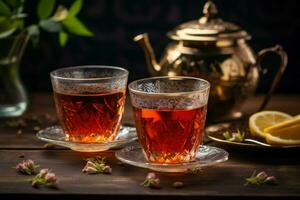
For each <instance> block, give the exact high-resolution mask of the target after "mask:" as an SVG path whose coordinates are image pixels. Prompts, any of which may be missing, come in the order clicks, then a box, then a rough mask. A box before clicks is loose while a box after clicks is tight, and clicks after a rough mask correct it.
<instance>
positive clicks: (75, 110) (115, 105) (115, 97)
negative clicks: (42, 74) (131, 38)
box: [50, 66, 128, 143]
mask: <svg viewBox="0 0 300 200" xmlns="http://www.w3.org/2000/svg"><path fill="white" fill-rule="evenodd" d="M50 76H51V82H52V87H53V92H54V99H55V105H56V111H57V115H58V119H59V122H60V124H61V126H62V129H63V131H64V133H65V136H66V139H67V140H69V141H72V142H82V143H99V142H100V143H101V142H108V141H113V140H114V139H115V138H116V135H117V133H118V131H119V128H120V122H121V118H122V115H123V111H124V104H125V97H126V95H125V92H126V85H127V78H128V71H127V70H126V69H123V68H120V67H112V66H78V67H66V68H61V69H58V70H55V71H53V72H51V73H50Z"/></svg>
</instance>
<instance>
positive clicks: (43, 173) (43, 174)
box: [39, 169, 50, 177]
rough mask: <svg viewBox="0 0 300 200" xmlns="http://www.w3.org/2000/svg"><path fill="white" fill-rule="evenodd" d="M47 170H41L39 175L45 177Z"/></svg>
mask: <svg viewBox="0 0 300 200" xmlns="http://www.w3.org/2000/svg"><path fill="white" fill-rule="evenodd" d="M49 171H50V170H49V169H41V170H40V173H39V175H40V176H41V177H45V176H46V175H47V174H48V173H49Z"/></svg>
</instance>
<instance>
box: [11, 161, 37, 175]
mask: <svg viewBox="0 0 300 200" xmlns="http://www.w3.org/2000/svg"><path fill="white" fill-rule="evenodd" d="M38 167H39V165H37V164H35V163H34V161H33V160H30V159H29V160H23V161H22V162H21V163H18V164H17V165H16V167H15V168H16V169H17V171H18V172H19V173H21V174H26V175H34V174H36V169H37V168H38Z"/></svg>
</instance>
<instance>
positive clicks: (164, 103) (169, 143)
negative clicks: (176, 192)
mask: <svg viewBox="0 0 300 200" xmlns="http://www.w3.org/2000/svg"><path fill="white" fill-rule="evenodd" d="M209 88H210V84H209V82H208V81H206V80H203V79H199V78H193V77H181V76H174V77H167V76H164V77H153V78H146V79H141V80H136V81H134V82H132V83H130V84H129V92H130V99H131V103H132V106H133V111H134V118H135V125H136V128H137V133H138V138H139V142H140V144H141V146H142V149H143V152H144V154H145V157H146V159H147V160H148V161H150V162H154V163H169V164H175V163H184V162H190V161H193V160H194V159H195V156H196V153H197V150H198V148H199V145H200V144H201V143H202V138H203V133H204V125H205V119H206V110H207V106H206V105H207V101H208V96H209Z"/></svg>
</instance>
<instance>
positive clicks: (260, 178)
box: [245, 171, 278, 186]
mask: <svg viewBox="0 0 300 200" xmlns="http://www.w3.org/2000/svg"><path fill="white" fill-rule="evenodd" d="M277 183H278V182H277V179H276V177H275V176H269V175H268V174H267V173H266V172H265V171H262V172H259V173H258V174H256V171H254V172H253V173H252V175H251V177H249V178H246V183H245V186H247V185H261V184H270V185H275V184H277Z"/></svg>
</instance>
